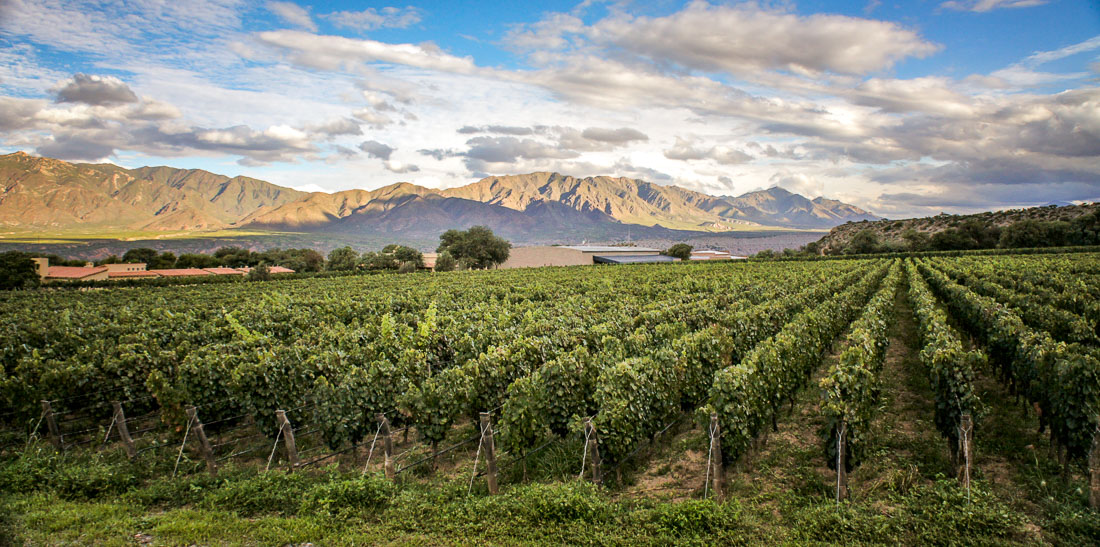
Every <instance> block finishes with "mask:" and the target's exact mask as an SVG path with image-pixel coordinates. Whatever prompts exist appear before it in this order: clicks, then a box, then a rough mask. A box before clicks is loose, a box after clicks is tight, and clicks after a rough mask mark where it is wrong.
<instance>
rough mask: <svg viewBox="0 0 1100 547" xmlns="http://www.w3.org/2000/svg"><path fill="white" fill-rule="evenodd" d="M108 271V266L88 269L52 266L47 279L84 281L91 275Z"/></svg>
mask: <svg viewBox="0 0 1100 547" xmlns="http://www.w3.org/2000/svg"><path fill="white" fill-rule="evenodd" d="M105 271H107V267H106V266H98V267H94V268H87V267H81V266H50V269H49V272H48V273H47V274H46V277H50V278H58V279H84V278H85V277H88V276H90V275H95V274H97V273H102V272H105Z"/></svg>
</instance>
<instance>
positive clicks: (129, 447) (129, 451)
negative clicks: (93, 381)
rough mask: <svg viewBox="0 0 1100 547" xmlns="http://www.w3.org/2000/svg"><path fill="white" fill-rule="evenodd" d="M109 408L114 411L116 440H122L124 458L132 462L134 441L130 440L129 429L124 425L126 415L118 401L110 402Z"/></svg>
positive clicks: (135, 451) (135, 454) (134, 453)
mask: <svg viewBox="0 0 1100 547" xmlns="http://www.w3.org/2000/svg"><path fill="white" fill-rule="evenodd" d="M111 406H112V407H114V409H115V428H117V429H118V438H119V439H122V447H123V448H125V449H126V457H128V458H130V459H131V460H132V459H134V457H135V456H137V450H135V449H134V440H133V439H131V438H130V427H129V426H127V425H126V413H125V412H123V411H122V403H120V402H118V401H111Z"/></svg>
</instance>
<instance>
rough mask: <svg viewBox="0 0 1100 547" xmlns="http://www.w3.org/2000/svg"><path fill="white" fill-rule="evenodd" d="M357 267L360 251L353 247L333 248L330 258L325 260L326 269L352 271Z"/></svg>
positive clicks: (329, 254)
mask: <svg viewBox="0 0 1100 547" xmlns="http://www.w3.org/2000/svg"><path fill="white" fill-rule="evenodd" d="M357 267H359V253H356V252H355V249H352V248H351V247H340V248H338V249H333V250H332V251H330V252H329V253H328V260H327V261H326V262H325V269H326V270H333V271H350V270H354V269H356V268H357Z"/></svg>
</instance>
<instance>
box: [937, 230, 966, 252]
mask: <svg viewBox="0 0 1100 547" xmlns="http://www.w3.org/2000/svg"><path fill="white" fill-rule="evenodd" d="M975 245H977V242H975V241H974V239H973V238H971V237H970V236H968V235H966V234H965V233H963V232H962V231H961V230H959V229H958V228H948V229H946V230H941V231H939V232H936V233H935V234H933V235H932V242H931V248H932V250H934V251H962V250H966V249H973V248H974V246H975Z"/></svg>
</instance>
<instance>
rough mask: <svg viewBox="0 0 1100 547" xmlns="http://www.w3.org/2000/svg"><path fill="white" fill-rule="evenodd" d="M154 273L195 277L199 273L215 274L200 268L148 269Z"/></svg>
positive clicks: (166, 275) (165, 275)
mask: <svg viewBox="0 0 1100 547" xmlns="http://www.w3.org/2000/svg"><path fill="white" fill-rule="evenodd" d="M148 271H150V272H153V273H158V274H160V275H161V276H163V277H193V276H198V275H214V274H212V273H210V272H208V271H206V270H202V269H199V268H168V269H164V270H148Z"/></svg>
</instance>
